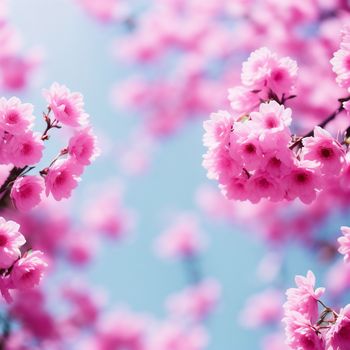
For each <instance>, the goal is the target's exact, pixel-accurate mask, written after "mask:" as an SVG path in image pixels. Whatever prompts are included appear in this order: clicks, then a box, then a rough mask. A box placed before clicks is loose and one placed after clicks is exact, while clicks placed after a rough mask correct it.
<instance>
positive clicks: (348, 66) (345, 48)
mask: <svg viewBox="0 0 350 350" xmlns="http://www.w3.org/2000/svg"><path fill="white" fill-rule="evenodd" d="M331 64H332V66H333V71H334V73H335V74H336V75H337V77H336V82H337V83H338V85H339V86H340V87H342V88H345V89H347V91H348V92H350V26H346V27H345V28H344V29H343V31H342V40H341V43H340V49H339V50H338V51H336V52H335V53H334V55H333V58H332V59H331ZM343 107H344V108H345V109H346V110H348V111H349V110H350V102H349V101H346V102H344V103H343Z"/></svg>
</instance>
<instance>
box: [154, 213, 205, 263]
mask: <svg viewBox="0 0 350 350" xmlns="http://www.w3.org/2000/svg"><path fill="white" fill-rule="evenodd" d="M204 246H205V240H204V237H203V235H202V232H201V231H200V229H199V225H198V221H197V218H196V217H195V216H193V215H188V214H183V215H181V216H180V217H178V218H177V220H176V221H175V223H174V224H173V225H171V226H170V227H169V228H168V229H167V230H166V231H165V232H163V233H162V234H161V235H160V236H159V237H158V238H157V240H156V242H155V247H156V250H157V253H158V254H159V255H160V256H162V257H164V258H190V257H193V256H195V255H197V254H199V253H200V252H201V251H202V250H203V249H204Z"/></svg>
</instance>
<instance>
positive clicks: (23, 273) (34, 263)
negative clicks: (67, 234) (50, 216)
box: [0, 217, 47, 302]
mask: <svg viewBox="0 0 350 350" xmlns="http://www.w3.org/2000/svg"><path fill="white" fill-rule="evenodd" d="M19 228H20V226H19V225H18V224H17V223H15V222H14V221H6V220H5V219H4V218H3V217H0V272H1V273H0V292H1V294H2V296H3V297H4V298H5V300H6V301H7V302H10V301H12V297H11V295H10V294H9V290H10V289H17V290H27V289H31V288H33V287H34V286H36V285H38V284H39V282H40V280H41V279H42V277H43V273H44V271H45V270H46V268H47V263H46V262H45V260H44V258H43V253H42V252H41V251H39V250H28V249H27V250H26V251H25V253H23V254H22V252H21V250H23V248H24V245H25V244H26V239H25V238H24V236H23V235H22V233H20V232H19Z"/></svg>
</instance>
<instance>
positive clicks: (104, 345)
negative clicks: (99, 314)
mask: <svg viewBox="0 0 350 350" xmlns="http://www.w3.org/2000/svg"><path fill="white" fill-rule="evenodd" d="M147 322H149V320H148V319H147V317H145V316H142V315H138V314H136V313H134V312H131V311H128V310H117V311H115V312H113V313H111V314H109V315H108V316H107V317H105V318H104V319H102V320H101V321H100V322H99V324H98V325H97V335H96V336H95V337H94V339H93V340H92V341H89V342H88V344H87V346H86V347H84V348H85V349H89V350H102V349H103V350H114V349H128V350H129V349H130V350H146V349H147V347H146V343H147V338H146V336H147V332H148V330H149V324H148V323H147Z"/></svg>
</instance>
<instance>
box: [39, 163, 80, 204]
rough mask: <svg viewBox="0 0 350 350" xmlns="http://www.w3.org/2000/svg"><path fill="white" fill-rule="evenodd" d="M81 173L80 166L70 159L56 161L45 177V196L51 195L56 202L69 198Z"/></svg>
mask: <svg viewBox="0 0 350 350" xmlns="http://www.w3.org/2000/svg"><path fill="white" fill-rule="evenodd" d="M81 173H82V166H81V165H80V164H78V163H76V162H75V161H74V160H73V159H72V158H69V159H65V160H58V161H56V162H55V163H54V164H53V165H52V166H51V167H50V168H49V169H48V172H47V175H46V176H45V186H46V195H47V196H48V195H49V194H50V193H51V194H52V196H53V197H54V198H55V199H56V200H57V201H60V200H61V199H62V198H69V197H70V196H71V193H72V190H73V189H74V188H76V187H77V186H78V182H79V181H80V178H79V176H80V175H81Z"/></svg>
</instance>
